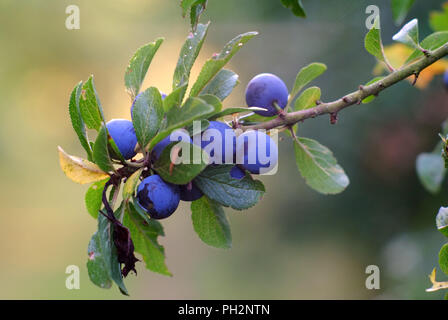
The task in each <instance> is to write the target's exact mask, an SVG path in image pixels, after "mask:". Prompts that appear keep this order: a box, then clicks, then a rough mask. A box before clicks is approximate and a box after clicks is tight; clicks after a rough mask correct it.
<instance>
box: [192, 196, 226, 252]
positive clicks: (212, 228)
mask: <svg viewBox="0 0 448 320" xmlns="http://www.w3.org/2000/svg"><path fill="white" fill-rule="evenodd" d="M191 212H192V215H191V219H192V220H193V228H194V231H196V233H197V234H198V236H199V238H201V240H202V241H204V242H205V243H206V244H208V245H210V246H213V247H216V248H225V249H227V248H230V247H231V246H232V235H231V233H230V226H229V222H228V221H227V218H226V214H225V212H224V210H223V209H222V207H221V206H220V205H219V204H217V203H216V202H214V201H213V200H210V199H209V198H207V197H205V196H204V197H201V198H200V199H199V200H196V201H193V202H192V203H191Z"/></svg>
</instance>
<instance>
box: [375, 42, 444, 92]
mask: <svg viewBox="0 0 448 320" xmlns="http://www.w3.org/2000/svg"><path fill="white" fill-rule="evenodd" d="M384 52H385V54H386V56H387V58H388V59H389V62H390V64H391V65H392V66H393V67H394V68H397V69H398V68H400V67H402V66H403V64H404V63H405V62H406V60H407V58H408V57H409V56H410V55H411V54H412V52H414V49H412V48H409V47H408V46H406V45H404V44H401V43H397V44H393V45H390V46H387V47H385V48H384ZM447 68H448V61H447V60H443V59H442V60H438V61H436V62H435V63H433V64H432V65H430V66H429V67H427V68H426V69H424V70H423V71H422V72H420V75H419V77H418V80H417V83H416V84H415V86H416V87H417V88H419V89H424V88H426V87H427V86H428V84H429V83H430V82H431V80H432V79H433V78H434V76H436V75H439V74H442V73H444V72H445V70H446V69H447ZM385 70H386V69H385V66H384V64H383V63H378V64H377V65H376V66H375V68H374V69H373V74H374V75H381V74H383V72H384V71H385ZM407 80H408V81H409V82H411V83H412V82H413V81H414V76H411V77H409V78H408V79H407Z"/></svg>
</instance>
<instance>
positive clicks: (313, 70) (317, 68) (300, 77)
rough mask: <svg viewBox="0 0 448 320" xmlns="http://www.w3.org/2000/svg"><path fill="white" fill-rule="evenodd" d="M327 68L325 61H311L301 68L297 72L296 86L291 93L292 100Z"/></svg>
mask: <svg viewBox="0 0 448 320" xmlns="http://www.w3.org/2000/svg"><path fill="white" fill-rule="evenodd" d="M326 70H327V66H326V65H324V64H323V63H311V64H309V65H307V66H306V67H303V68H302V69H300V71H299V73H298V74H297V77H296V81H295V82H294V87H293V89H292V91H291V94H290V98H289V99H290V101H292V100H293V99H294V98H295V97H296V95H297V94H298V93H299V92H300V91H301V90H302V89H303V88H304V87H305V86H306V85H307V84H309V83H310V82H311V81H313V80H314V79H316V78H317V77H319V76H320V75H321V74H323V73H324V72H325V71H326Z"/></svg>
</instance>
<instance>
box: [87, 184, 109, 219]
mask: <svg viewBox="0 0 448 320" xmlns="http://www.w3.org/2000/svg"><path fill="white" fill-rule="evenodd" d="M107 181H109V178H107V179H104V180H101V181H98V182H95V183H93V184H92V185H91V186H90V187H89V189H87V192H86V196H85V203H86V208H87V211H88V212H89V214H90V215H91V216H92V217H93V218H95V219H97V218H98V212H99V211H100V210H101V206H102V204H103V202H102V201H103V190H104V185H105V184H106V182H107Z"/></svg>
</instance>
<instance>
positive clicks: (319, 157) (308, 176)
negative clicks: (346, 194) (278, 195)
mask: <svg viewBox="0 0 448 320" xmlns="http://www.w3.org/2000/svg"><path fill="white" fill-rule="evenodd" d="M297 140H298V141H297ZM297 140H296V141H295V143H294V150H295V155H296V162H297V167H298V169H299V171H300V173H301V174H302V176H303V177H304V178H305V180H306V182H307V184H308V185H309V186H310V187H311V188H313V189H314V190H316V191H318V192H320V193H323V194H336V193H340V192H342V191H343V190H344V189H345V188H347V186H348V185H349V179H348V177H347V175H346V174H345V172H344V170H343V169H342V168H341V167H340V166H339V165H338V163H337V161H336V159H335V158H334V156H333V153H332V152H331V151H330V150H329V149H328V148H327V147H325V146H323V145H321V144H320V143H319V142H317V141H315V140H312V139H308V138H298V139H297Z"/></svg>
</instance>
